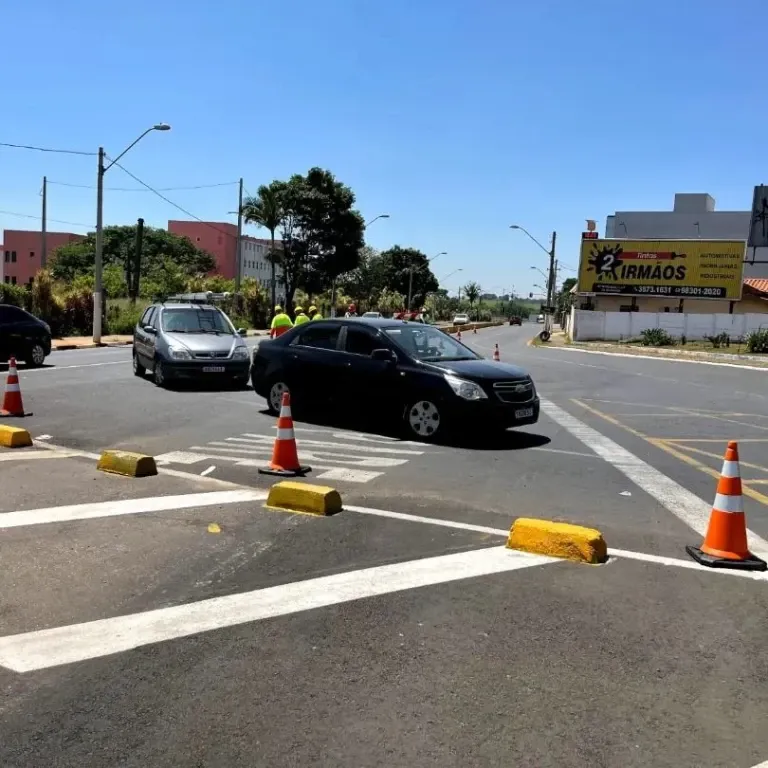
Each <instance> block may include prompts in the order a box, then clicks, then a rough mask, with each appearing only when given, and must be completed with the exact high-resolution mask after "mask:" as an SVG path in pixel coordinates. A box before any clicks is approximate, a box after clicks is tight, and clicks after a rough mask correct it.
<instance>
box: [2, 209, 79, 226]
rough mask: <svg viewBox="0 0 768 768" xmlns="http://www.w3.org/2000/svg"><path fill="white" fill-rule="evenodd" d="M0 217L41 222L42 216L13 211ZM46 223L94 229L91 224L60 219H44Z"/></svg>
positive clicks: (4, 212) (3, 212)
mask: <svg viewBox="0 0 768 768" xmlns="http://www.w3.org/2000/svg"><path fill="white" fill-rule="evenodd" d="M0 214H1V215H5V216H16V217H17V218H20V219H37V220H38V221H42V220H43V217H42V216H33V215H32V214H30V213H16V212H15V211H0ZM45 220H46V221H51V222H53V223H54V224H69V225H70V226H72V227H84V228H85V229H94V226H93V224H83V223H82V222H79V221H62V220H61V219H49V218H47V217H46V219H45Z"/></svg>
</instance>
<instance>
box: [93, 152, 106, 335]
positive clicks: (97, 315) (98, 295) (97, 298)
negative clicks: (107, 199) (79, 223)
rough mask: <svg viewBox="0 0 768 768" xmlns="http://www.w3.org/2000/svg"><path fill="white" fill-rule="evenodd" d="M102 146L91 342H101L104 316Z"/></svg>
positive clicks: (98, 188) (97, 198)
mask: <svg viewBox="0 0 768 768" xmlns="http://www.w3.org/2000/svg"><path fill="white" fill-rule="evenodd" d="M104 173H105V171H104V147H99V168H98V175H97V177H96V253H95V254H94V258H93V343H94V344H101V320H102V317H103V316H104V301H103V299H104V285H103V283H104V265H103V261H102V258H103V253H102V251H103V248H104Z"/></svg>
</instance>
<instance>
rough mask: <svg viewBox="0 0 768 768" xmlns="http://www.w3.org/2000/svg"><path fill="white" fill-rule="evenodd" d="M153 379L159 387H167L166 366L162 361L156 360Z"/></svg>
mask: <svg viewBox="0 0 768 768" xmlns="http://www.w3.org/2000/svg"><path fill="white" fill-rule="evenodd" d="M152 379H153V380H154V382H155V384H156V385H157V386H158V387H167V386H168V379H167V378H166V375H165V366H164V365H163V361H162V360H155V368H154V370H153V371H152Z"/></svg>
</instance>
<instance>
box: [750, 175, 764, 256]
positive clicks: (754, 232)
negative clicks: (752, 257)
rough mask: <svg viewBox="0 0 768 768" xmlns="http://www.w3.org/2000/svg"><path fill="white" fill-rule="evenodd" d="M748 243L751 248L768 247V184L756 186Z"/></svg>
mask: <svg viewBox="0 0 768 768" xmlns="http://www.w3.org/2000/svg"><path fill="white" fill-rule="evenodd" d="M747 245H748V246H749V247H750V248H768V186H762V185H761V186H759V187H755V195H754V197H753V198H752V218H751V219H750V221H749V239H748V240H747Z"/></svg>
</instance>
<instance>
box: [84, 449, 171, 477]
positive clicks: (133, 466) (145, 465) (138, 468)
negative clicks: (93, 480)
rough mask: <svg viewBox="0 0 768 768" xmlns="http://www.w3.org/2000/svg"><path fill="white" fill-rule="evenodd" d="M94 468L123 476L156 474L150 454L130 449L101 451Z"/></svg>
mask: <svg viewBox="0 0 768 768" xmlns="http://www.w3.org/2000/svg"><path fill="white" fill-rule="evenodd" d="M96 469H99V470H101V471H102V472H109V473H110V474H112V475H122V476H123V477H153V476H154V475H156V474H157V466H156V465H155V460H154V458H153V457H152V456H145V455H144V454H143V453H132V452H131V451H103V452H102V454H101V457H100V458H99V462H98V464H96Z"/></svg>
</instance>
